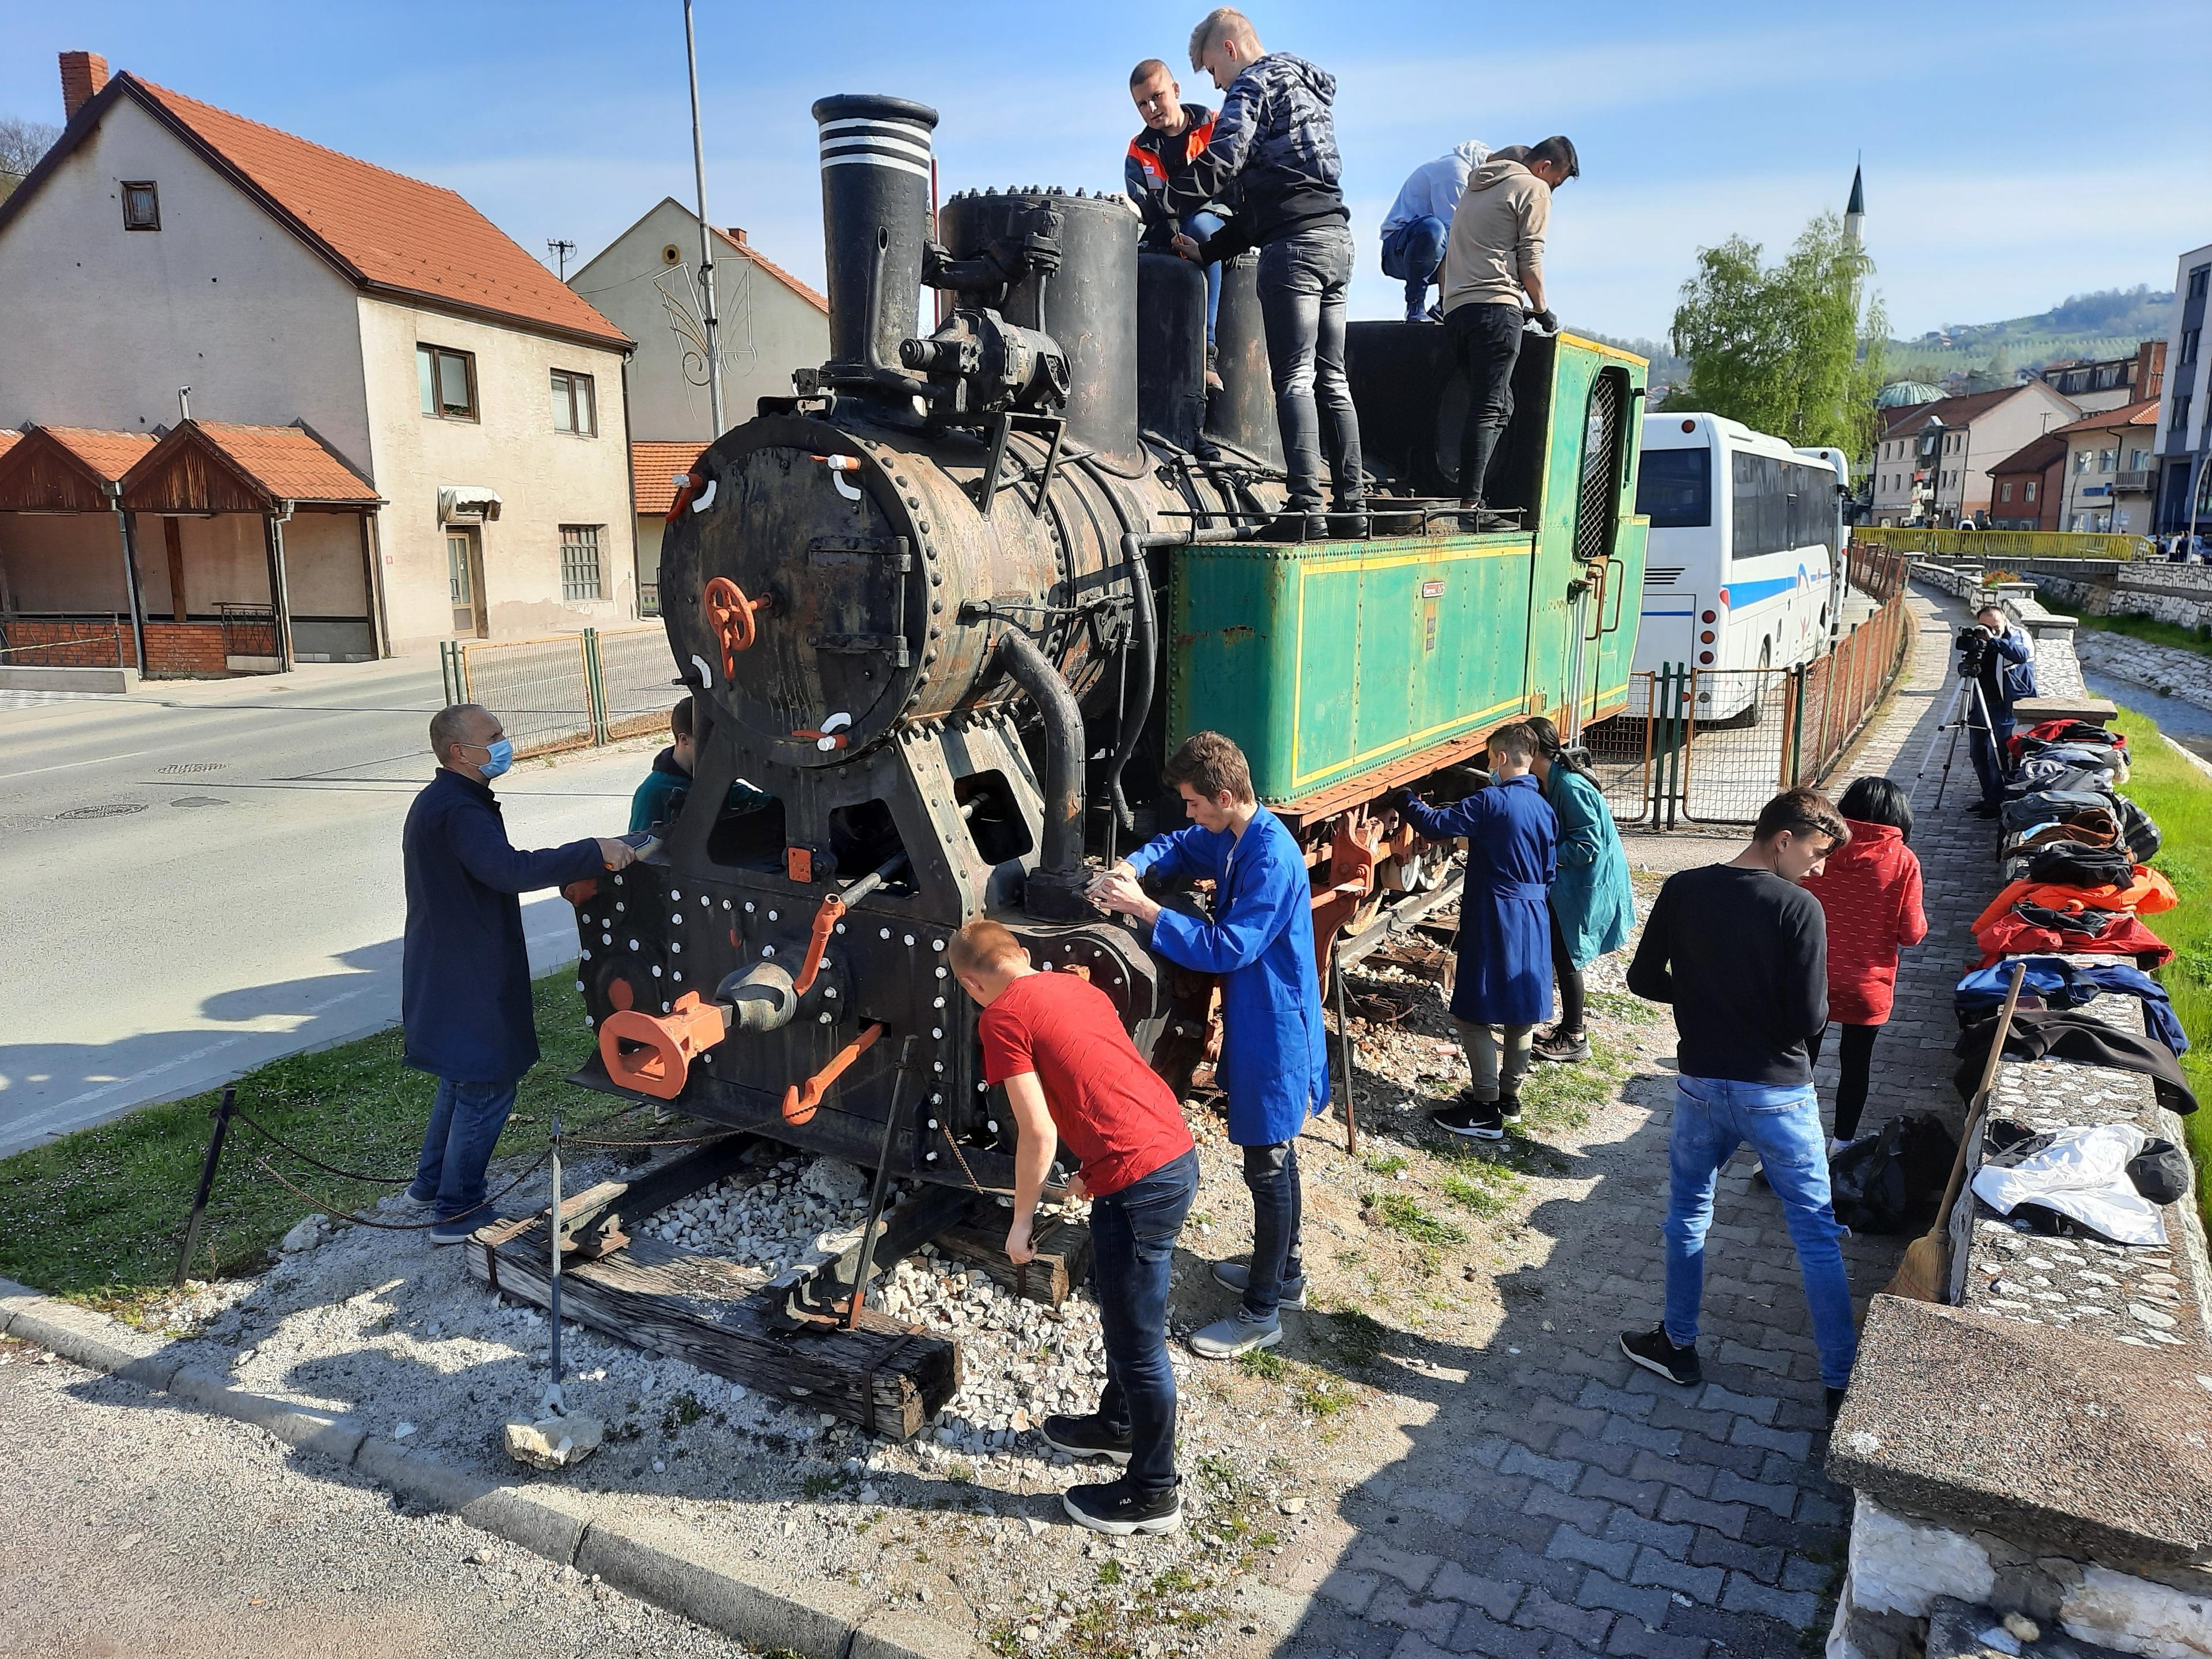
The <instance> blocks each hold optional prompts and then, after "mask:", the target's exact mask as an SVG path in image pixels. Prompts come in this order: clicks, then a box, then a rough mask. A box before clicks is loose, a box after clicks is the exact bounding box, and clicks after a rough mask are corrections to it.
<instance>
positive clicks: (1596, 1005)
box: [1589, 991, 1667, 1025]
mask: <svg viewBox="0 0 2212 1659" xmlns="http://www.w3.org/2000/svg"><path fill="white" fill-rule="evenodd" d="M1589 1006H1590V1007H1591V1008H1592V1010H1594V1011H1595V1012H1598V1013H1601V1014H1607V1015H1609V1016H1611V1017H1612V1018H1614V1019H1617V1020H1620V1021H1621V1022H1622V1023H1623V1024H1629V1025H1656V1024H1658V1023H1659V1022H1660V1021H1661V1020H1662V1019H1664V1018H1667V1011H1666V1010H1665V1009H1664V1008H1662V1007H1661V1006H1659V1005H1658V1004H1657V1003H1656V1002H1646V1001H1645V1000H1644V999H1643V998H1642V997H1632V996H1631V995H1629V994H1628V993H1627V992H1626V991H1592V992H1591V993H1590V994H1589Z"/></svg>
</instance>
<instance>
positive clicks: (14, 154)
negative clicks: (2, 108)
mask: <svg viewBox="0 0 2212 1659" xmlns="http://www.w3.org/2000/svg"><path fill="white" fill-rule="evenodd" d="M61 136H62V130H61V129H60V128H59V127H58V126H54V125H52V124H50V123H48V122H46V121H26V120H24V119H23V118H21V116H16V115H4V116H0V202H4V201H6V200H7V199H8V198H9V197H10V196H12V195H14V194H15V186H16V185H20V184H21V183H22V182H23V179H24V178H25V176H26V175H27V173H29V172H30V171H31V169H32V168H33V167H36V166H38V164H39V158H40V156H41V155H45V154H46V152H47V151H48V150H50V149H52V148H53V147H54V140H55V139H57V138H58V137H61Z"/></svg>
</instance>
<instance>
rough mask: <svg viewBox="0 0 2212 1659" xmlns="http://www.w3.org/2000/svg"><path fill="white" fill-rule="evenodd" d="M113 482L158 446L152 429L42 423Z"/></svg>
mask: <svg viewBox="0 0 2212 1659" xmlns="http://www.w3.org/2000/svg"><path fill="white" fill-rule="evenodd" d="M37 429H38V430H39V431H40V432H43V433H45V434H46V436H48V437H49V438H52V440H53V441H55V442H56V443H58V444H59V445H60V446H61V447H63V448H64V449H66V450H67V451H69V453H70V454H72V455H74V456H76V458H77V459H79V460H80V461H82V462H83V463H84V464H85V465H87V466H88V467H90V468H91V469H92V470H93V471H94V472H96V473H98V474H99V475H100V477H103V478H105V479H106V480H107V482H108V483H115V482H117V481H118V480H119V479H120V478H121V477H123V475H124V474H125V473H126V472H128V471H130V470H131V468H132V467H134V466H136V465H137V464H138V462H139V460H140V459H142V458H143V456H144V455H145V453H146V452H147V451H148V450H149V449H151V448H153V447H154V435H153V434H151V433H149V432H102V431H100V429H99V428H96V427H89V426H42V427H40V428H37Z"/></svg>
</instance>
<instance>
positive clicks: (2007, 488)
mask: <svg viewBox="0 0 2212 1659" xmlns="http://www.w3.org/2000/svg"><path fill="white" fill-rule="evenodd" d="M1997 499H1998V500H1999V501H2010V500H2011V499H2012V481H2011V480H2010V479H2009V478H2008V479H2007V480H2006V481H2005V482H2004V483H2001V484H1999V485H1998V486H1997Z"/></svg>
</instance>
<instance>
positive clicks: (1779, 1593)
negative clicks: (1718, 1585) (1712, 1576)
mask: <svg viewBox="0 0 2212 1659" xmlns="http://www.w3.org/2000/svg"><path fill="white" fill-rule="evenodd" d="M1721 1606H1722V1607H1725V1608H1726V1609H1727V1610H1728V1611H1729V1612H1730V1613H1763V1614H1765V1616H1766V1617H1767V1618H1769V1619H1779V1620H1781V1621H1782V1622H1783V1623H1784V1624H1785V1625H1788V1626H1790V1627H1791V1628H1792V1629H1793V1630H1810V1629H1812V1628H1813V1622H1814V1620H1816V1619H1817V1618H1819V1617H1820V1597H1819V1596H1817V1595H1813V1594H1812V1593H1811V1592H1810V1591H1808V1590H1785V1589H1768V1588H1767V1587H1766V1586H1765V1584H1760V1583H1754V1582H1753V1581H1752V1580H1751V1579H1748V1578H1731V1579H1729V1584H1728V1588H1727V1589H1725V1590H1723V1592H1722V1593H1721Z"/></svg>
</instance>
